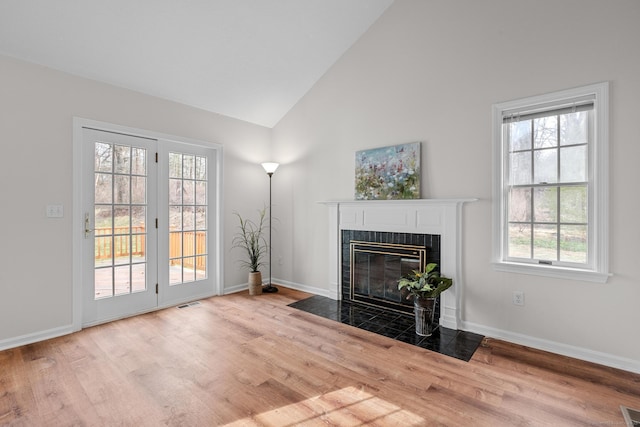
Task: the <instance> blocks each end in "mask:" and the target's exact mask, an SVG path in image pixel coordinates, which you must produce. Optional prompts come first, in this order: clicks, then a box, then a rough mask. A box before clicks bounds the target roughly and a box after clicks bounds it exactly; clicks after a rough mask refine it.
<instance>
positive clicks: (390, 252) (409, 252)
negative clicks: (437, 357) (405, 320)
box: [342, 230, 440, 313]
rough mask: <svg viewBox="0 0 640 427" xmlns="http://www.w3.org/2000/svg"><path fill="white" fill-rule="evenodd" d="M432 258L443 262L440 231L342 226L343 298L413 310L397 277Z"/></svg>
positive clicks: (385, 307)
mask: <svg viewBox="0 0 640 427" xmlns="http://www.w3.org/2000/svg"><path fill="white" fill-rule="evenodd" d="M430 262H434V263H436V264H439V263H440V236H438V235H431V234H411V233H388V232H387V233H385V232H369V231H359V230H343V231H342V298H343V299H346V300H351V301H354V302H359V303H363V304H368V305H374V306H377V307H380V308H384V309H388V310H394V311H399V312H404V313H410V312H411V311H412V310H413V305H412V304H413V303H412V301H411V300H410V299H407V298H406V294H405V293H402V292H401V291H399V290H398V279H399V278H400V277H402V276H406V275H407V274H409V273H410V272H411V271H412V270H419V271H423V269H424V266H425V264H426V263H430Z"/></svg>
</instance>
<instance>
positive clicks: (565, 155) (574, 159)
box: [560, 145, 587, 182]
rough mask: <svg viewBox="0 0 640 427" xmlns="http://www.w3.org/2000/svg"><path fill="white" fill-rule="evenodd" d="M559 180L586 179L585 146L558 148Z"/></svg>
mask: <svg viewBox="0 0 640 427" xmlns="http://www.w3.org/2000/svg"><path fill="white" fill-rule="evenodd" d="M560 181H561V182H586V181H587V146H586V145H578V146H576V147H563V148H561V149H560Z"/></svg>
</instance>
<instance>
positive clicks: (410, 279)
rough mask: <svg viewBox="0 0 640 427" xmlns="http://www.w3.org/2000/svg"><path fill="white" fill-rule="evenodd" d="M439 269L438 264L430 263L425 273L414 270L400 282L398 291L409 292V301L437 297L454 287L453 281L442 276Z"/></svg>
mask: <svg viewBox="0 0 640 427" xmlns="http://www.w3.org/2000/svg"><path fill="white" fill-rule="evenodd" d="M437 267H438V264H435V263H430V264H427V265H426V266H425V269H424V272H421V271H418V270H412V271H411V273H410V274H408V275H407V276H406V277H402V278H401V279H400V280H398V289H399V290H405V291H406V292H407V299H410V298H411V297H418V298H435V297H437V296H438V295H440V294H441V293H442V292H444V291H446V290H447V289H449V288H450V287H451V285H453V280H452V279H450V278H448V277H444V276H441V275H440V272H439V271H438V270H436V268H437Z"/></svg>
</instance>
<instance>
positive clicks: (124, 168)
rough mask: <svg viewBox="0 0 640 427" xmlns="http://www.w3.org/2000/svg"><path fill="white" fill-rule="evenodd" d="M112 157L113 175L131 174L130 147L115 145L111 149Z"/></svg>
mask: <svg viewBox="0 0 640 427" xmlns="http://www.w3.org/2000/svg"><path fill="white" fill-rule="evenodd" d="M113 156H114V157H115V161H116V162H115V169H114V172H115V173H126V174H128V173H130V172H131V147H129V146H126V145H116V146H114V147H113Z"/></svg>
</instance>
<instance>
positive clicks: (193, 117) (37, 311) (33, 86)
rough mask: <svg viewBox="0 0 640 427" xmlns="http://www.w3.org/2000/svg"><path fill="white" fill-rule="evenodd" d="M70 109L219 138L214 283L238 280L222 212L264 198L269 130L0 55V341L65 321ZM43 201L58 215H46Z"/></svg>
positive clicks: (250, 207)
mask: <svg viewBox="0 0 640 427" xmlns="http://www.w3.org/2000/svg"><path fill="white" fill-rule="evenodd" d="M74 116H78V117H83V118H87V119H93V120H98V121H103V122H109V123H114V124H118V125H123V126H129V127H133V128H139V129H146V130H150V131H154V132H161V133H166V134H170V135H177V136H182V137H187V138H192V139H197V140H202V141H210V142H214V143H218V144H222V145H223V146H224V156H225V168H224V178H223V179H224V201H223V203H224V206H223V208H224V223H225V227H224V233H225V235H224V239H225V245H224V247H225V253H226V254H225V256H226V262H225V280H224V285H225V287H226V288H227V289H228V288H230V287H232V286H234V285H239V284H246V282H247V273H246V272H244V271H241V270H240V269H239V268H238V266H237V264H236V263H235V259H237V258H238V256H239V255H240V254H238V253H236V252H235V251H233V252H231V253H229V248H230V240H231V234H232V233H233V232H234V228H235V221H234V217H233V216H232V215H231V212H233V211H234V210H238V211H240V212H242V213H251V212H253V211H254V210H255V209H257V208H259V207H261V206H262V205H263V203H265V202H266V200H267V198H266V197H267V196H265V195H268V180H267V176H266V175H265V173H264V171H263V169H262V168H261V167H260V165H259V162H261V161H265V160H266V159H267V158H268V157H269V153H270V151H269V147H270V146H269V143H270V129H267V128H264V127H261V126H256V125H252V124H249V123H246V122H242V121H239V120H236V119H231V118H227V117H224V116H220V115H217V114H212V113H208V112H205V111H202V110H198V109H195V108H190V107H186V106H184V105H180V104H177V103H174V102H169V101H164V100H161V99H158V98H153V97H150V96H146V95H142V94H140V93H136V92H132V91H128V90H125V89H119V88H116V87H113V86H109V85H106V84H101V83H97V82H95V81H91V80H86V79H81V78H78V77H74V76H71V75H69V74H64V73H60V72H57V71H53V70H51V69H47V68H44V67H40V66H36V65H31V64H27V63H25V62H20V61H17V60H14V59H11V58H7V57H1V56H0V141H1V147H2V154H1V155H0V182H1V183H2V191H1V192H0V194H1V196H0V197H1V200H2V202H1V204H0V242H1V244H0V348H2V347H3V346H4V347H6V346H10V345H11V343H13V342H20V339H23V338H25V339H29V337H39V336H41V335H42V337H46V335H47V331H51V330H56V329H59V328H65V327H67V326H69V325H71V322H72V318H71V317H72V307H71V299H72V283H71V282H72V254H71V250H72V232H71V230H72V228H71V227H72V223H71V219H72V218H71V214H72V202H73V201H72V168H73V164H72V118H73V117H74ZM47 204H62V205H64V212H65V215H64V218H62V219H48V218H46V216H45V206H46V205H47ZM76 226H81V224H80V225H78V224H76ZM39 334H41V335H39Z"/></svg>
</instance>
